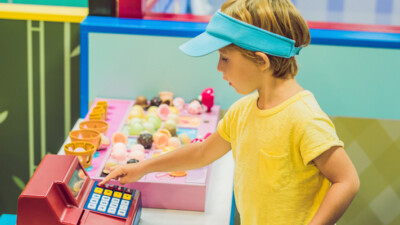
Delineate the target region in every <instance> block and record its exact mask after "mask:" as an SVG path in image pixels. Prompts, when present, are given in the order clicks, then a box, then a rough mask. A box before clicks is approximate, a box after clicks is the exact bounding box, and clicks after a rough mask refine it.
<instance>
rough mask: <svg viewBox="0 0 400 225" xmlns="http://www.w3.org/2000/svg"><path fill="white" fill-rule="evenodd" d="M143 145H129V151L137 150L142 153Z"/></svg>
mask: <svg viewBox="0 0 400 225" xmlns="http://www.w3.org/2000/svg"><path fill="white" fill-rule="evenodd" d="M144 150H145V149H144V146H143V145H141V144H134V145H132V146H131V152H135V151H139V152H143V153H144Z"/></svg>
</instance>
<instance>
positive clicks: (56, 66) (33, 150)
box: [0, 20, 79, 214]
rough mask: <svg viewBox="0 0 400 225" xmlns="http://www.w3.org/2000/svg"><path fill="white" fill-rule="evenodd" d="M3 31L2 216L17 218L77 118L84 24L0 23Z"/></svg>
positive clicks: (0, 61)
mask: <svg viewBox="0 0 400 225" xmlns="http://www.w3.org/2000/svg"><path fill="white" fill-rule="evenodd" d="M29 27H31V28H32V31H29ZM66 27H67V28H69V29H66ZM0 30H1V34H2V35H0V49H1V51H0V68H2V69H1V72H0V77H1V82H0V113H2V112H4V111H8V116H7V118H6V119H5V120H4V121H3V122H2V123H0V134H1V135H0V145H1V146H0V147H1V149H2V151H0V165H1V172H0V179H1V180H2V181H3V183H4V184H7V185H2V186H0V213H11V214H14V213H16V209H17V199H18V196H19V194H20V192H21V190H22V189H23V188H24V185H25V184H26V183H27V181H28V180H29V177H30V175H31V174H32V173H33V171H34V169H35V168H36V166H37V165H38V164H39V163H40V161H41V159H42V157H43V156H44V155H45V154H47V153H57V152H58V150H59V149H60V148H61V146H62V144H63V142H64V140H65V137H66V135H67V134H68V132H66V130H68V131H69V130H70V129H71V127H72V126H73V124H74V123H75V122H76V120H77V119H78V115H79V89H78V88H76V87H79V24H70V23H62V22H61V23H58V22H43V21H31V22H30V21H24V20H0ZM29 34H30V35H31V39H30V38H29V36H30V35H29ZM29 40H31V42H30V41H29ZM66 43H68V44H66ZM66 46H69V49H68V48H66ZM29 52H31V54H29ZM72 53H74V54H72ZM29 55H31V59H32V64H31V67H29V66H28V65H29V63H28V62H29V58H30V57H29ZM66 56H67V57H68V58H65V57H66ZM30 68H31V69H30ZM66 68H68V69H67V70H66ZM29 71H31V72H29ZM68 71H69V73H68ZM29 74H31V75H32V82H31V83H30V82H29V79H28V77H29ZM65 77H67V78H68V79H67V81H68V82H65ZM30 84H31V85H30ZM70 86H74V87H75V88H74V92H71V93H69V94H68V92H65V89H71V87H70ZM29 87H31V89H30V88H29ZM30 90H31V92H30ZM30 99H31V100H32V101H31V103H32V106H31V107H30V106H29V102H30ZM67 103H68V104H69V105H70V106H69V107H66V105H68V104H67ZM30 112H31V113H32V114H31V115H32V119H30V117H29V115H30ZM67 118H68V120H67ZM65 121H69V123H66V122H65ZM30 122H31V123H30Z"/></svg>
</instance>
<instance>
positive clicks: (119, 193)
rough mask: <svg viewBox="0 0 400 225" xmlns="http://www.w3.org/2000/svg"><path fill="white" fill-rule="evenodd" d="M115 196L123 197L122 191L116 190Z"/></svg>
mask: <svg viewBox="0 0 400 225" xmlns="http://www.w3.org/2000/svg"><path fill="white" fill-rule="evenodd" d="M114 197H115V198H121V197H122V193H121V192H118V191H116V192H114Z"/></svg>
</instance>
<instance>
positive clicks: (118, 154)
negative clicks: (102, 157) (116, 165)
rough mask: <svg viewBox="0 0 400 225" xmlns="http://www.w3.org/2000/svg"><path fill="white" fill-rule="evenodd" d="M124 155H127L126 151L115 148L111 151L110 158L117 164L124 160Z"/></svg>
mask: <svg viewBox="0 0 400 225" xmlns="http://www.w3.org/2000/svg"><path fill="white" fill-rule="evenodd" d="M126 154H127V153H126V151H124V150H123V149H121V148H117V149H115V150H113V151H112V153H111V157H113V158H114V159H115V160H117V161H118V162H123V161H125V160H126Z"/></svg>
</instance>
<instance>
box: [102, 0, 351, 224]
mask: <svg viewBox="0 0 400 225" xmlns="http://www.w3.org/2000/svg"><path fill="white" fill-rule="evenodd" d="M309 43H310V34H309V31H308V27H307V25H306V23H305V21H304V19H303V18H302V17H301V15H300V14H299V13H298V11H297V10H296V9H295V7H294V6H293V4H292V3H291V2H290V0H228V1H227V2H226V3H225V4H224V5H223V6H222V8H221V11H219V12H217V13H216V14H215V15H214V16H213V18H212V19H211V21H210V23H209V25H208V26H207V30H206V32H204V33H203V34H201V35H199V36H198V37H196V38H194V39H192V40H191V41H189V42H187V43H185V44H184V45H182V46H181V47H180V48H181V50H182V51H183V52H185V53H186V54H188V55H191V56H202V55H206V54H209V53H211V52H213V51H216V50H218V51H219V54H220V59H219V63H218V70H219V71H220V72H222V73H223V79H224V80H226V81H227V82H229V85H230V86H232V87H233V88H234V89H235V90H236V91H237V92H238V93H239V94H243V95H247V96H245V97H243V98H241V99H240V100H238V101H237V102H235V103H234V104H233V105H232V106H231V107H230V108H229V110H228V112H227V113H226V115H225V116H224V118H223V119H222V120H221V121H220V122H219V124H218V131H217V132H215V133H214V134H212V135H211V136H210V137H209V138H207V139H206V141H205V142H202V143H194V144H190V145H187V146H184V147H182V148H181V149H178V150H176V151H173V152H171V153H169V154H165V155H163V156H160V157H157V158H154V159H151V160H146V161H144V162H142V163H139V164H130V165H124V166H120V167H117V168H116V169H115V170H113V172H112V173H110V175H109V176H107V177H106V178H105V179H104V180H103V183H105V182H107V181H109V180H110V179H118V178H119V180H120V182H121V183H122V184H124V183H127V182H134V181H136V180H138V179H140V178H141V177H142V176H143V175H145V174H146V173H150V172H155V171H160V172H161V171H165V172H167V171H182V170H190V169H195V168H199V167H203V166H206V165H208V164H210V163H212V162H213V161H215V160H216V159H218V158H220V157H221V156H223V155H224V154H225V153H227V152H228V151H230V149H232V153H233V156H234V160H235V180H234V192H235V199H236V203H237V208H238V211H239V213H240V216H241V224H242V225H255V224H261V225H263V224H272V225H275V224H282V225H298V224H309V225H320V224H334V223H335V222H336V221H337V220H338V219H339V218H340V217H341V216H342V214H343V213H344V211H345V210H346V208H347V207H348V206H349V204H350V202H351V201H352V199H353V198H354V196H355V194H356V193H357V191H358V188H359V179H358V176H357V172H356V170H355V168H354V166H353V164H352V162H351V161H350V159H349V157H348V156H347V154H346V153H345V151H344V149H343V143H342V142H341V141H340V140H339V138H338V137H337V135H336V131H335V128H334V125H333V124H332V122H331V121H330V119H329V117H328V116H327V115H326V114H325V113H324V112H323V111H322V110H321V109H320V107H319V105H318V103H317V101H316V100H315V98H314V96H313V95H312V93H311V92H309V91H306V90H304V89H303V88H302V87H301V86H300V85H299V84H298V83H297V81H296V80H295V79H294V77H295V75H296V74H297V70H298V68H297V65H296V60H295V58H294V56H295V55H297V54H298V53H299V52H300V50H301V49H302V48H303V47H305V46H307V45H308V44H309ZM253 92H254V93H253ZM251 93H252V94H251Z"/></svg>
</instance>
